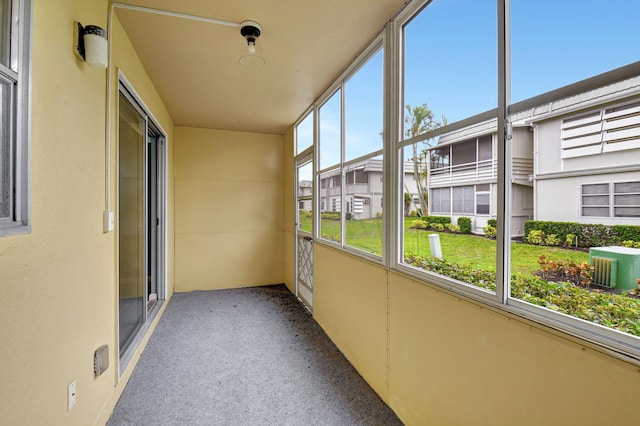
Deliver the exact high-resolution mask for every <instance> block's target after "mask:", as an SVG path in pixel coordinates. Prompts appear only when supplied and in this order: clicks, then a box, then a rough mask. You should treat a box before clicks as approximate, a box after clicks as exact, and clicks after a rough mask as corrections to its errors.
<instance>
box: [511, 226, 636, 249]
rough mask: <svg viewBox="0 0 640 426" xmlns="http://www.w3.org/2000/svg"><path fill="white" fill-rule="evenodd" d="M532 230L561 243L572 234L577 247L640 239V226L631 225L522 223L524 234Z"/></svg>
mask: <svg viewBox="0 0 640 426" xmlns="http://www.w3.org/2000/svg"><path fill="white" fill-rule="evenodd" d="M534 230H536V231H542V232H544V234H545V235H551V234H554V235H556V236H557V237H558V238H559V240H560V241H561V242H563V243H566V241H567V235H573V241H572V245H573V244H575V236H577V237H578V247H600V246H613V245H620V244H622V242H623V241H629V240H633V241H640V226H632V225H615V226H607V225H599V224H583V223H575V222H551V221H540V220H528V221H526V222H525V223H524V233H525V235H529V233H530V232H531V231H534Z"/></svg>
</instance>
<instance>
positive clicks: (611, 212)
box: [580, 179, 640, 220]
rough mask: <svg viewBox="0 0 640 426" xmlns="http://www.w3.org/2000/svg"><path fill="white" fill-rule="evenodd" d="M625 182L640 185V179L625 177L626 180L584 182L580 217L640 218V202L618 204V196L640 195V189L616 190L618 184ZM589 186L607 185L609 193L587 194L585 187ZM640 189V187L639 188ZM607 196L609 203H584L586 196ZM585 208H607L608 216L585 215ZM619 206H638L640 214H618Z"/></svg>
mask: <svg viewBox="0 0 640 426" xmlns="http://www.w3.org/2000/svg"><path fill="white" fill-rule="evenodd" d="M623 183H627V184H637V185H640V181H634V180H629V179H625V180H621V181H604V182H589V183H582V184H581V185H580V218H582V219H585V220H588V219H590V218H600V219H616V218H620V219H630V220H633V219H638V218H640V204H638V205H636V204H616V197H617V196H618V197H624V196H629V195H631V196H634V195H635V196H640V190H638V191H635V192H616V185H619V184H623ZM588 186H606V187H607V193H606V194H605V193H604V192H603V193H597V194H585V192H584V188H585V187H588ZM639 189H640V188H639ZM605 196H606V197H607V204H606V205H604V204H602V205H598V204H593V205H590V204H588V205H586V206H585V204H584V199H585V197H587V198H595V197H605ZM585 208H601V209H605V208H606V209H607V215H606V216H601V215H585V214H584V209H585ZM617 208H636V209H638V215H636V216H622V215H617V214H616V209H617Z"/></svg>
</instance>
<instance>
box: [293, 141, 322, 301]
mask: <svg viewBox="0 0 640 426" xmlns="http://www.w3.org/2000/svg"><path fill="white" fill-rule="evenodd" d="M307 164H311V188H312V191H311V195H310V196H305V197H304V199H306V200H310V201H311V211H312V212H315V204H316V202H315V200H316V196H315V193H316V184H315V182H316V181H315V167H314V166H315V163H314V154H313V146H311V147H309V148H307V149H306V150H304V151H303V152H301V153H300V154H298V155H297V156H296V157H295V158H294V162H293V167H294V192H293V197H294V200H293V202H294V208H295V210H294V217H295V222H294V266H295V268H294V280H295V292H296V297H297V298H298V299H300V301H302V303H303V304H304V305H305V307H306V308H307V309H309V311H311V312H313V282H312V283H311V288H309V287H306V286H304V285H301V284H300V280H299V273H300V268H299V265H300V263H299V260H300V259H299V256H300V239H301V238H303V239H305V240H306V241H310V242H311V255H310V256H311V265H312V266H311V270H312V277H313V243H314V237H313V236H314V235H315V229H316V226H315V213H314V214H313V215H312V216H311V232H307V231H301V230H300V229H299V226H298V225H299V217H298V215H299V213H300V208H299V187H298V182H299V176H298V170H299V169H300V168H301V167H304V166H305V165H307Z"/></svg>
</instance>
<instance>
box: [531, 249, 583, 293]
mask: <svg viewBox="0 0 640 426" xmlns="http://www.w3.org/2000/svg"><path fill="white" fill-rule="evenodd" d="M538 265H540V271H539V273H540V276H541V277H542V278H544V279H549V280H550V281H569V282H571V283H573V284H575V285H582V286H585V287H588V286H589V285H590V284H591V281H592V280H593V267H592V266H591V265H589V264H588V263H579V264H578V263H575V262H574V261H573V260H571V259H565V260H562V259H560V260H555V259H552V258H550V257H547V256H545V255H544V254H543V255H540V257H539V258H538Z"/></svg>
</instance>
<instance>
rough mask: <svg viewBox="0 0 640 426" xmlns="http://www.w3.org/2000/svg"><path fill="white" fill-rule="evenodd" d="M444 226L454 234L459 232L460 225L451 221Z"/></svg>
mask: <svg viewBox="0 0 640 426" xmlns="http://www.w3.org/2000/svg"><path fill="white" fill-rule="evenodd" d="M444 227H445V228H446V229H447V231H449V232H453V233H454V234H458V233H460V226H458V225H455V224H453V223H447V224H446V225H445V226H444Z"/></svg>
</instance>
